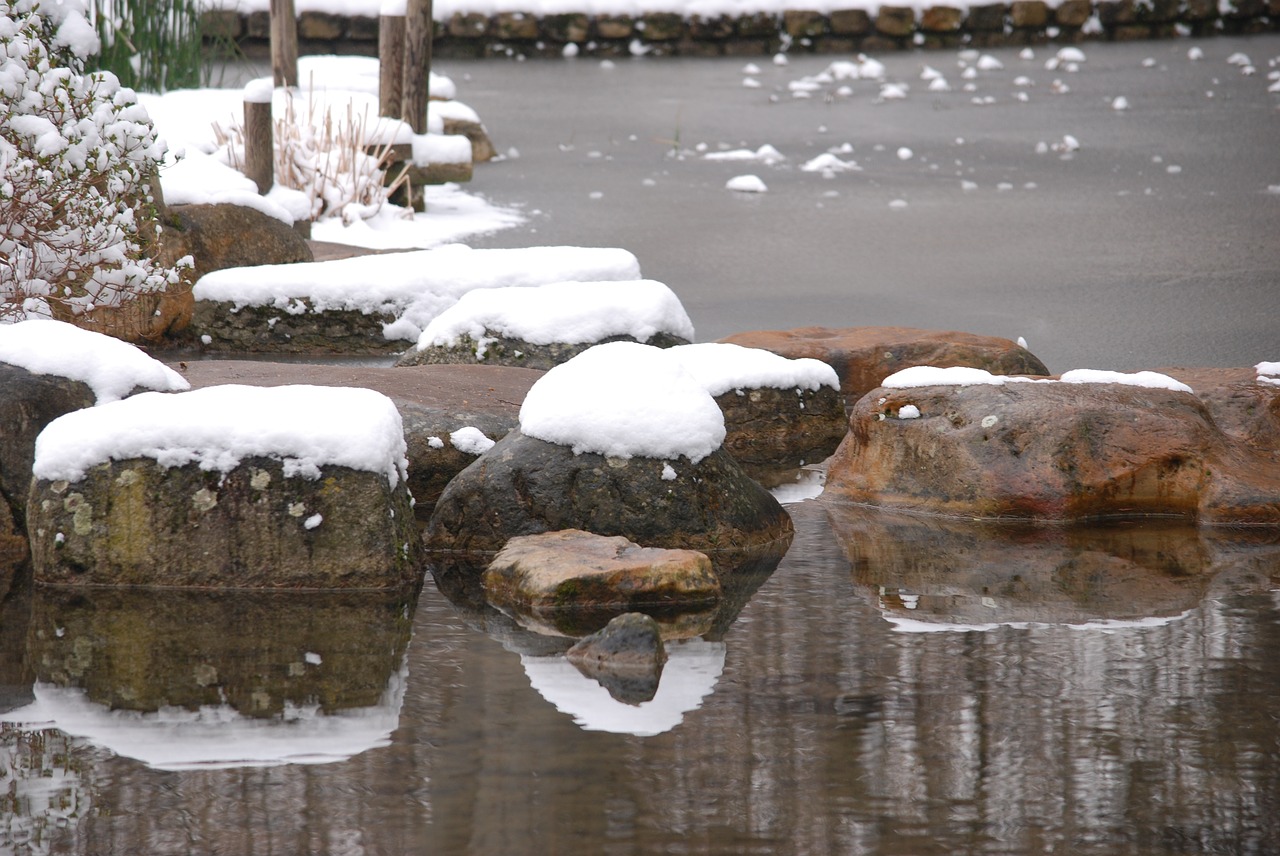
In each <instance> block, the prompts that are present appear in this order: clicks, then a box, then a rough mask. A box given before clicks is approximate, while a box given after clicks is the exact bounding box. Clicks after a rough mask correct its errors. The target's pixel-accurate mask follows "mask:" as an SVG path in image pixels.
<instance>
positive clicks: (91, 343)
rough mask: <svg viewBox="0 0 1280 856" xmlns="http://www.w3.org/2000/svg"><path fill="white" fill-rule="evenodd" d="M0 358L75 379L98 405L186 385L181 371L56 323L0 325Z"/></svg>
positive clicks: (104, 338)
mask: <svg viewBox="0 0 1280 856" xmlns="http://www.w3.org/2000/svg"><path fill="white" fill-rule="evenodd" d="M0 362H4V363H9V364H10V365H14V366H20V367H21V368H24V369H26V370H27V371H29V372H33V373H35V374H42V375H57V376H59V377H65V378H70V379H71V380H78V381H81V382H83V383H85V384H87V385H88V386H89V388H90V389H92V390H93V394H94V396H95V397H96V399H97V403H98V404H107V403H110V402H112V401H117V400H119V399H121V398H124V397H125V396H126V395H128V394H129V393H130V392H132V391H133V390H134V389H137V388H141V389H148V390H157V391H160V392H177V391H179V390H184V389H188V388H189V387H190V384H188V383H187V381H186V378H184V377H182V375H180V374H178V373H177V372H175V371H174V370H173V369H171V368H169V367H168V366H166V365H165V364H164V363H161V362H160V361H158V360H153V359H152V358H151V357H149V356H147V355H146V354H144V353H143V352H142V351H140V350H139V349H138V348H135V347H134V346H133V345H130V344H128V343H127V342H122V341H120V340H119V339H115V338H112V337H111V336H104V335H102V334H101V333H94V332H91V331H89V330H82V329H80V328H79V327H76V326H74V325H71V324H67V323H64V322H62V321H52V320H33V321H20V322H18V323H17V324H0Z"/></svg>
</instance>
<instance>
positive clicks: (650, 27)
mask: <svg viewBox="0 0 1280 856" xmlns="http://www.w3.org/2000/svg"><path fill="white" fill-rule="evenodd" d="M636 35H637V36H638V37H640V38H642V39H644V40H645V41H647V42H673V41H675V40H676V39H679V38H680V37H681V36H683V35H684V16H683V15H680V14H679V13H676V12H650V13H649V14H647V15H642V16H641V17H640V20H638V21H637V22H636Z"/></svg>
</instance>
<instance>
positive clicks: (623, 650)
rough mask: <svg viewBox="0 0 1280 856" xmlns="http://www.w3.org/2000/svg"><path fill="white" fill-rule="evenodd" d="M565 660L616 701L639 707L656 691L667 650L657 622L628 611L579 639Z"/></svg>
mask: <svg viewBox="0 0 1280 856" xmlns="http://www.w3.org/2000/svg"><path fill="white" fill-rule="evenodd" d="M565 658H566V659H567V660H568V661H569V662H570V663H573V665H574V667H575V668H577V670H578V671H579V672H581V673H582V674H584V675H586V676H587V677H589V678H591V679H592V680H594V681H596V682H597V683H598V684H600V686H602V687H604V688H605V689H606V690H608V691H609V695H611V696H613V698H615V699H617V700H618V701H620V702H623V703H625V704H642V703H643V702H646V701H650V700H652V699H653V697H654V696H655V695H656V694H657V692H658V683H659V681H660V680H661V679H662V666H663V664H664V663H666V662H667V651H666V648H665V647H664V646H663V644H662V631H661V629H660V628H659V627H658V622H656V621H654V620H653V619H652V618H650V617H649V616H647V615H644V614H642V613H638V612H628V613H624V614H623V615H619V616H618V617H617V618H615V619H613V620H612V621H610V622H609V623H608V624H606V625H605V626H604V627H603V628H602V629H600V630H598V631H597V632H595V633H592V634H591V635H590V636H587V637H584V638H583V639H580V640H579V641H578V642H577V643H576V644H575V645H574V646H573V647H572V648H570V649H569V650H568V651H566V652H565Z"/></svg>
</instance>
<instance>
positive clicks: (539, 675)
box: [520, 639, 725, 737]
mask: <svg viewBox="0 0 1280 856" xmlns="http://www.w3.org/2000/svg"><path fill="white" fill-rule="evenodd" d="M724 657H725V645H724V643H723V642H708V641H706V640H705V639H685V640H683V641H679V642H672V643H671V644H669V645H667V664H666V666H665V667H664V669H663V672H662V680H661V681H660V682H659V684H658V688H657V692H656V693H654V695H653V697H652V698H651V699H649V700H647V701H643V702H640V703H639V704H634V703H628V702H626V701H624V700H620V699H618V698H617V697H615V696H613V695H612V694H611V692H610V691H609V690H608V689H607V688H605V687H604V686H602V685H600V684H599V683H597V682H596V681H595V680H593V679H591V678H589V677H587V676H585V675H583V674H581V673H580V672H579V671H578V670H577V669H575V668H574V667H573V664H571V663H570V662H569V661H568V660H566V659H565V658H563V657H530V656H527V655H524V656H521V657H520V662H521V664H523V666H524V671H525V674H527V675H528V676H529V683H530V684H531V685H532V686H533V688H534V689H535V690H537V691H538V693H539V694H540V695H541V696H542V697H543V698H545V699H546V700H547V701H548V702H550V703H551V704H552V705H554V706H555V708H556V709H557V710H559V711H560V712H561V713H567V714H569V715H570V716H572V717H573V721H574V722H576V723H577V724H578V725H579V726H580V727H582V728H583V729H584V730H586V731H610V732H613V733H616V734H634V735H637V736H640V737H649V736H652V735H655V734H662V733H663V732H665V731H670V730H671V729H672V728H675V727H676V726H677V725H679V724H680V723H681V722H682V721H683V720H684V716H685V714H686V713H688V712H689V711H691V710H697V709H698V708H699V707H701V706H702V701H703V699H705V698H706V697H707V696H709V695H711V693H712V692H713V691H714V690H715V686H716V682H717V681H718V680H719V679H720V673H721V672H722V671H724Z"/></svg>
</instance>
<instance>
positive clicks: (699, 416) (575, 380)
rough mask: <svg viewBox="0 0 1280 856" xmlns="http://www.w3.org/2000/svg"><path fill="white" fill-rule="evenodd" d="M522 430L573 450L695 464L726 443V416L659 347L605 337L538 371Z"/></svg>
mask: <svg viewBox="0 0 1280 856" xmlns="http://www.w3.org/2000/svg"><path fill="white" fill-rule="evenodd" d="M520 430H521V431H522V432H523V433H524V434H526V435H528V436H530V437H535V438H537V439H539V440H545V441H546V442H548V443H556V444H558V445H561V446H569V447H570V448H572V449H573V451H574V453H575V454H581V453H582V452H594V453H596V454H600V455H606V456H609V457H614V458H631V457H646V458H659V459H673V458H677V457H680V456H684V457H686V458H688V459H689V460H691V461H693V462H694V463H697V462H698V461H700V460H702V459H703V458H705V457H706V456H707V455H710V454H711V453H712V452H714V451H715V450H716V449H718V448H720V444H721V443H723V442H724V437H725V427H724V415H723V414H722V413H721V412H720V408H719V406H717V405H716V402H715V399H713V398H712V397H711V395H710V393H708V392H707V391H706V390H705V389H704V388H703V387H702V384H700V383H699V382H698V381H697V380H695V379H694V378H693V377H692V376H691V375H690V374H689V373H688V372H686V371H685V370H684V368H683V367H682V366H681V365H680V364H679V362H678V361H676V360H674V359H672V358H671V357H670V356H669V355H667V354H666V353H665V352H664V351H663V350H662V349H660V348H655V347H653V346H651V345H641V344H638V343H635V342H609V343H606V344H603V345H596V346H595V347H594V348H589V349H588V350H586V351H583V352H582V353H581V354H579V355H578V356H576V357H574V358H573V359H571V360H569V361H568V362H566V363H562V364H561V365H558V366H556V367H555V368H553V369H551V370H550V371H549V372H547V373H546V374H545V375H543V376H542V378H541V379H540V380H538V382H537V383H535V384H534V385H533V387H532V388H531V389H530V390H529V393H528V395H526V396H525V400H524V404H523V406H521V408H520Z"/></svg>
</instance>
